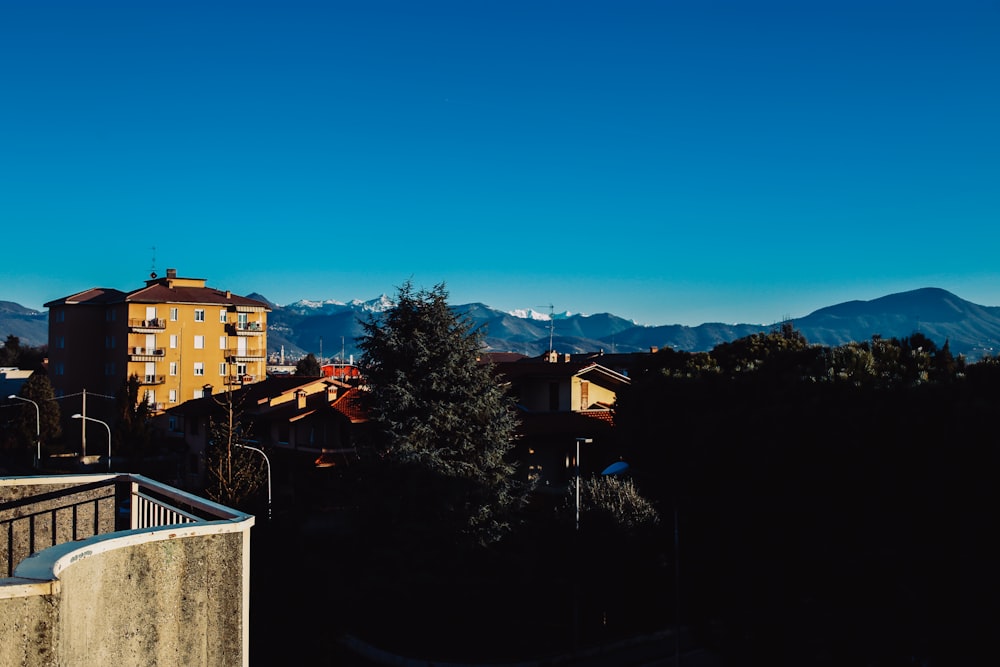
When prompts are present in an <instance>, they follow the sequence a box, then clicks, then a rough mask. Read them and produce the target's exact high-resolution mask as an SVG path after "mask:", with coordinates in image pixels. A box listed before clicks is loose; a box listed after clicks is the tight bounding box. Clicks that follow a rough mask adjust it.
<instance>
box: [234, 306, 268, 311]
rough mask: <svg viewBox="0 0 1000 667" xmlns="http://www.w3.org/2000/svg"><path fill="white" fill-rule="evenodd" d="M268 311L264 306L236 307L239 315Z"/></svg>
mask: <svg viewBox="0 0 1000 667" xmlns="http://www.w3.org/2000/svg"><path fill="white" fill-rule="evenodd" d="M266 310H267V308H265V307H264V306H240V305H237V306H236V312H238V313H263V312H265V311H266Z"/></svg>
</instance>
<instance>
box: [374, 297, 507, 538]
mask: <svg viewBox="0 0 1000 667" xmlns="http://www.w3.org/2000/svg"><path fill="white" fill-rule="evenodd" d="M447 299H448V293H447V291H446V289H445V286H444V284H443V283H442V284H439V285H437V286H435V287H434V288H433V289H431V290H415V289H414V287H413V285H412V283H410V282H409V281H407V282H406V283H405V284H404V285H403V286H402V287H400V288H399V291H398V295H397V301H396V305H395V307H394V308H392V309H391V310H389V311H387V312H386V313H384V314H383V315H382V317H381V318H375V317H372V318H369V320H368V322H365V323H362V326H363V327H364V335H363V336H362V337H361V338H360V340H359V345H360V348H361V350H362V352H363V353H362V357H361V360H360V366H361V370H362V373H363V376H364V378H365V381H366V384H367V387H368V389H369V391H368V392H367V393H368V396H369V399H370V406H369V407H370V415H371V417H372V418H373V419H374V421H375V422H376V423H377V424H378V426H379V435H380V436H381V438H380V441H379V446H380V447H381V452H380V453H381V455H382V460H383V461H385V462H386V463H388V464H389V465H390V466H393V467H394V468H395V469H396V471H397V472H399V471H402V472H403V474H402V476H401V478H402V480H404V481H403V483H402V484H399V485H397V486H396V487H395V492H396V494H397V502H398V505H397V506H396V508H395V509H394V510H393V515H394V516H396V517H397V518H398V519H402V517H410V518H412V519H413V520H416V521H420V522H421V523H423V524H424V525H425V526H426V525H427V524H433V525H434V527H435V528H437V529H442V528H446V527H447V528H446V529H454V530H455V531H457V532H458V533H459V535H458V536H456V537H465V538H470V539H471V541H472V542H473V543H475V544H479V545H485V544H489V543H492V542H495V541H497V540H499V539H501V538H502V537H503V535H504V534H505V533H506V532H507V531H508V530H509V528H510V517H511V514H512V511H513V510H515V509H516V508H517V507H518V506H519V505H520V504H521V503H522V502H523V501H524V498H525V493H526V489H524V488H522V485H520V484H519V483H518V481H517V480H516V479H515V466H514V464H513V463H512V462H511V461H510V459H509V456H508V454H509V453H510V451H511V449H512V448H513V446H514V438H515V429H516V428H517V417H516V413H515V411H514V404H513V401H512V399H510V397H509V396H507V394H506V392H505V388H504V386H503V385H502V384H501V383H500V382H499V381H498V379H497V377H496V375H495V373H494V370H493V367H492V365H491V364H488V363H484V362H482V361H481V360H480V357H481V353H482V338H483V333H482V331H481V330H473V328H472V324H471V323H470V322H469V321H468V320H467V319H465V318H460V317H459V316H457V315H456V314H455V313H454V312H453V311H452V309H451V308H450V307H449V306H448V302H447ZM416 480H420V482H419V484H417V483H416ZM407 489H409V490H407ZM418 512H419V514H420V516H415V515H416V514H417V513H418Z"/></svg>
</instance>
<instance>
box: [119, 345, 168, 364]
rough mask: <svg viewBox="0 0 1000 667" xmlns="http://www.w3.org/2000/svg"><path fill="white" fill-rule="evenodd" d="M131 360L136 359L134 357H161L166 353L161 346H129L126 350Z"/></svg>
mask: <svg viewBox="0 0 1000 667" xmlns="http://www.w3.org/2000/svg"><path fill="white" fill-rule="evenodd" d="M128 353H129V355H131V357H132V360H133V361H138V360H137V359H136V357H162V356H163V355H164V354H166V349H165V348H162V347H139V346H136V347H130V348H129V350H128Z"/></svg>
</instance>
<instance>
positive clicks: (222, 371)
mask: <svg viewBox="0 0 1000 667" xmlns="http://www.w3.org/2000/svg"><path fill="white" fill-rule="evenodd" d="M225 374H226V362H224V361H222V362H220V363H219V375H225Z"/></svg>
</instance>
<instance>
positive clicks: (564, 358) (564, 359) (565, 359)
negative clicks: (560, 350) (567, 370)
mask: <svg viewBox="0 0 1000 667" xmlns="http://www.w3.org/2000/svg"><path fill="white" fill-rule="evenodd" d="M572 360H573V355H571V354H570V353H569V352H567V353H566V354H564V355H563V361H565V362H566V363H567V364H568V363H569V362H570V361H572Z"/></svg>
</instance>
